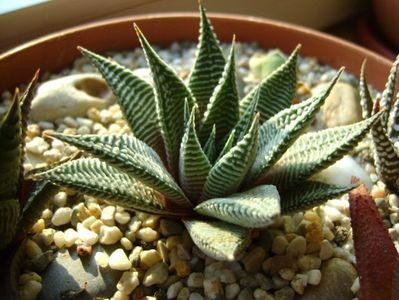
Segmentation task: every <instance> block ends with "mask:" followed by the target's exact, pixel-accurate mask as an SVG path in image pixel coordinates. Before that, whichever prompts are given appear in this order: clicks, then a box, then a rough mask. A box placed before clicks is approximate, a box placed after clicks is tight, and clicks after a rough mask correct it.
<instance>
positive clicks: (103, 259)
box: [94, 252, 109, 268]
mask: <svg viewBox="0 0 399 300" xmlns="http://www.w3.org/2000/svg"><path fill="white" fill-rule="evenodd" d="M94 260H95V261H96V264H97V265H98V266H100V267H101V268H106V267H107V266H108V261H109V256H108V254H107V253H105V252H96V254H95V255H94Z"/></svg>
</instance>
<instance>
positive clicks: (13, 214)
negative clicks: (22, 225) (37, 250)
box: [0, 198, 20, 250]
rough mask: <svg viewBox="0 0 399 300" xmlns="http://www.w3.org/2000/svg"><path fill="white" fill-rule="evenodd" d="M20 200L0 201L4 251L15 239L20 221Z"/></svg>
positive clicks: (1, 243)
mask: <svg viewBox="0 0 399 300" xmlns="http://www.w3.org/2000/svg"><path fill="white" fill-rule="evenodd" d="M19 210H20V207H19V202H18V199H4V198H2V199H1V201H0V234H1V240H0V250H2V249H4V248H5V247H6V246H7V245H8V244H9V243H10V242H11V241H12V239H13V238H14V235H15V232H16V230H17V225H18V221H19Z"/></svg>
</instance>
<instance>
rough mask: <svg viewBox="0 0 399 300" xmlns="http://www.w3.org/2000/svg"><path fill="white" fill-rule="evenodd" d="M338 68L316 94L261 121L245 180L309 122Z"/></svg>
mask: <svg viewBox="0 0 399 300" xmlns="http://www.w3.org/2000/svg"><path fill="white" fill-rule="evenodd" d="M342 72H343V69H341V70H340V71H339V72H338V73H337V74H336V75H335V76H334V78H333V79H332V80H331V82H330V83H329V85H328V86H327V87H326V88H325V89H324V90H323V91H322V92H321V93H320V94H319V95H316V96H313V97H311V98H310V99H308V100H306V101H304V102H301V103H299V104H295V105H292V106H291V107H290V108H286V109H284V110H282V111H280V112H279V113H277V114H276V115H275V116H274V117H272V118H270V119H269V120H267V121H266V122H264V123H263V124H262V126H261V127H260V129H259V132H260V134H259V144H260V145H259V150H258V153H257V155H256V159H255V162H254V164H253V165H252V167H251V170H250V173H249V176H248V177H247V179H246V182H254V181H256V180H257V179H259V178H260V177H261V176H262V175H263V174H265V173H266V172H267V171H268V170H269V168H271V167H272V166H273V165H274V164H275V163H276V161H278V159H279V158H280V157H281V156H282V155H283V154H284V152H286V151H287V149H288V148H289V147H290V146H291V145H292V144H293V143H294V142H295V140H296V139H297V138H298V137H299V136H300V135H301V134H302V133H303V132H304V130H305V129H306V128H307V126H308V125H310V124H311V122H313V120H314V119H315V117H316V114H317V112H318V111H319V110H320V107H321V106H322V105H323V103H324V101H325V99H326V98H327V97H328V95H329V94H330V92H331V90H332V88H333V87H334V85H335V83H336V82H337V81H338V78H339V76H340V75H341V74H342Z"/></svg>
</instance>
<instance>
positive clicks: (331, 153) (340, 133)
mask: <svg viewBox="0 0 399 300" xmlns="http://www.w3.org/2000/svg"><path fill="white" fill-rule="evenodd" d="M380 115H381V114H380V113H379V114H377V115H374V116H373V117H371V118H369V119H366V120H364V121H361V122H358V123H355V124H351V125H347V126H340V127H334V128H329V129H325V130H322V131H318V132H310V133H307V134H304V135H302V136H301V137H300V138H298V139H297V140H296V141H295V143H294V144H293V145H292V146H291V147H290V148H289V149H288V150H287V152H286V153H284V155H283V156H282V157H281V158H280V160H279V161H278V162H277V163H276V164H275V165H274V166H273V167H272V168H271V169H270V170H269V171H268V172H267V173H266V175H265V176H264V177H263V178H262V179H261V181H262V182H266V183H271V184H274V185H276V186H277V187H278V188H279V190H284V189H287V188H290V187H293V186H295V185H297V184H299V183H300V182H302V181H303V180H305V179H306V178H309V177H310V176H312V175H314V174H316V173H317V172H319V171H321V170H322V169H324V168H326V167H327V166H329V165H331V164H333V163H334V162H335V161H337V160H338V159H340V158H341V157H343V156H344V155H345V154H347V153H348V152H349V151H350V150H351V149H352V148H353V147H354V146H355V145H356V144H357V143H358V142H359V141H360V140H361V139H362V138H363V137H364V136H365V135H366V133H367V132H368V131H369V129H370V127H371V125H372V124H373V123H374V122H375V121H376V120H377V119H378V118H379V117H380Z"/></svg>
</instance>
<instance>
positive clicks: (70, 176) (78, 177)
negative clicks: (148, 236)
mask: <svg viewBox="0 0 399 300" xmlns="http://www.w3.org/2000/svg"><path fill="white" fill-rule="evenodd" d="M34 178H36V179H39V180H48V181H50V182H52V183H54V184H57V185H61V186H65V187H68V188H71V189H74V190H76V191H78V192H81V193H84V194H87V195H90V196H94V197H99V198H103V199H105V200H108V201H109V202H111V203H113V204H115V205H120V206H123V207H125V208H128V209H134V210H138V211H144V212H148V213H153V214H162V215H180V212H179V211H178V210H176V208H174V207H170V206H169V204H170V203H169V202H167V199H166V198H165V196H164V195H162V194H161V193H159V192H157V191H155V190H153V189H151V188H150V187H147V186H146V185H144V184H143V183H141V182H140V181H138V180H135V179H133V178H132V177H130V176H128V175H127V174H125V173H122V172H121V171H119V170H118V169H116V168H114V167H111V166H110V165H108V164H107V163H105V162H102V161H100V160H99V159H97V158H85V159H78V160H74V161H70V162H66V163H64V164H62V165H60V166H57V167H55V168H53V169H50V170H48V171H46V172H43V173H39V174H35V175H34Z"/></svg>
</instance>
